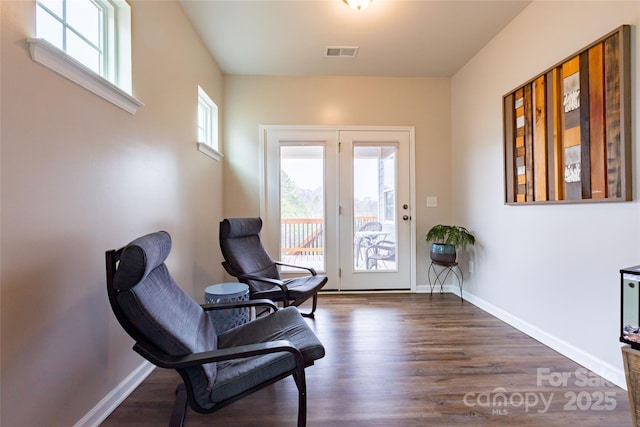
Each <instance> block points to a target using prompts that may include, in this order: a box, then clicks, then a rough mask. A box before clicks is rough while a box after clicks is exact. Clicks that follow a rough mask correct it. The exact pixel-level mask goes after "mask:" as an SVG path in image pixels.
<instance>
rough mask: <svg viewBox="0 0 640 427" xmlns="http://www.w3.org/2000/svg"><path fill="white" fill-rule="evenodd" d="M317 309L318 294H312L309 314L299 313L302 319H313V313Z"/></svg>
mask: <svg viewBox="0 0 640 427" xmlns="http://www.w3.org/2000/svg"><path fill="white" fill-rule="evenodd" d="M317 307H318V293H317V292H316V293H315V294H313V299H312V305H311V311H310V312H309V313H300V314H301V315H302V316H303V317H310V318H312V319H313V318H314V317H315V314H314V313H315V312H316V308H317Z"/></svg>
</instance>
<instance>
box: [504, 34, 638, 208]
mask: <svg viewBox="0 0 640 427" xmlns="http://www.w3.org/2000/svg"><path fill="white" fill-rule="evenodd" d="M629 58H630V27H629V26H628V25H623V26H621V27H619V28H618V29H616V30H615V31H612V32H611V33H609V34H607V35H606V36H604V37H602V38H600V39H599V40H597V41H595V42H594V43H592V44H591V45H589V46H587V47H586V48H584V49H583V50H581V51H580V52H577V53H575V54H574V55H571V56H570V57H569V58H567V59H565V60H564V61H562V62H560V63H559V64H556V65H555V66H553V67H551V68H550V69H548V70H547V71H545V72H544V73H541V74H540V75H538V76H536V77H535V78H533V79H531V80H530V81H528V82H527V83H525V84H524V85H522V86H520V87H519V88H517V89H515V90H513V91H512V92H510V93H508V94H506V95H505V96H504V98H503V117H504V171H505V203H506V204H514V205H515V204H518V205H519V204H531V203H575V202H598V201H599V202H602V201H629V200H631V197H632V192H631V76H630V73H631V65H630V59H629Z"/></svg>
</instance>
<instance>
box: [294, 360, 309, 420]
mask: <svg viewBox="0 0 640 427" xmlns="http://www.w3.org/2000/svg"><path fill="white" fill-rule="evenodd" d="M300 371H301V372H300V373H298V374H293V379H294V380H295V382H296V386H298V427H305V426H306V425H307V382H306V380H305V374H304V369H301V370H300Z"/></svg>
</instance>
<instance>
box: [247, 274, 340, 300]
mask: <svg viewBox="0 0 640 427" xmlns="http://www.w3.org/2000/svg"><path fill="white" fill-rule="evenodd" d="M327 280H328V279H327V276H322V275H316V276H301V277H293V278H291V279H286V280H284V283H285V285H287V289H288V290H289V291H288V297H289V299H295V300H300V299H307V298H308V297H310V296H311V295H313V294H315V293H316V292H318V290H319V289H320V288H322V287H323V286H324V285H325V283H327ZM254 298H267V299H270V300H274V301H281V300H282V290H281V289H280V288H279V287H278V286H273V287H271V288H269V289H266V290H264V291H260V292H256V293H255V294H254Z"/></svg>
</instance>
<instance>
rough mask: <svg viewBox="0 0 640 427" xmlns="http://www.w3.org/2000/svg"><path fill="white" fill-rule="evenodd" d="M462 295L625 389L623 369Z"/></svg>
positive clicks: (424, 290) (426, 290)
mask: <svg viewBox="0 0 640 427" xmlns="http://www.w3.org/2000/svg"><path fill="white" fill-rule="evenodd" d="M436 291H437V292H440V289H439V288H438V289H437V290H436V289H434V292H436ZM416 292H417V293H429V292H430V288H429V285H426V284H425V285H418V286H417V287H416ZM443 292H450V293H452V294H455V295H458V296H460V290H459V288H458V287H457V286H453V285H445V286H444V289H443ZM462 293H463V296H464V300H465V301H468V302H470V303H471V304H473V305H475V306H476V307H478V308H480V309H481V310H483V311H486V312H487V313H489V314H491V315H492V316H494V317H497V318H498V319H500V320H502V321H503V322H505V323H507V324H508V325H511V326H513V327H514V328H516V329H518V330H519V331H521V332H523V333H525V334H527V335H529V336H530V337H531V338H533V339H535V340H537V341H540V342H541V343H542V344H544V345H546V346H547V347H549V348H552V349H553V350H555V351H557V352H558V353H560V354H562V355H563V356H565V357H568V358H569V359H571V360H573V361H574V362H576V363H578V364H580V365H582V366H584V367H585V368H587V369H589V370H590V371H591V372H594V373H596V374H598V375H600V376H601V377H602V378H604V379H606V380H607V381H609V382H611V383H613V384H615V385H617V386H618V387H620V388H622V389H623V390H626V389H627V383H626V378H625V374H624V369H622V368H617V367H615V366H613V365H611V364H609V363H607V362H605V361H603V360H601V359H598V358H597V357H593V356H592V355H591V354H589V353H587V352H585V351H583V350H581V349H579V348H577V347H576V346H574V345H572V344H569V343H567V342H566V341H563V340H561V339H559V338H558V337H556V336H554V335H551V334H549V333H547V332H545V331H543V330H542V329H540V328H538V327H536V326H534V325H532V324H530V323H528V322H525V321H523V320H522V319H520V318H518V317H516V316H514V315H513V314H511V313H508V312H506V311H504V310H502V309H501V308H498V307H496V306H495V305H493V304H491V303H489V302H487V301H485V300H483V299H481V298H478V297H476V296H475V295H473V294H469V293H467V292H466V291H464V290H463V291H462Z"/></svg>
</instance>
